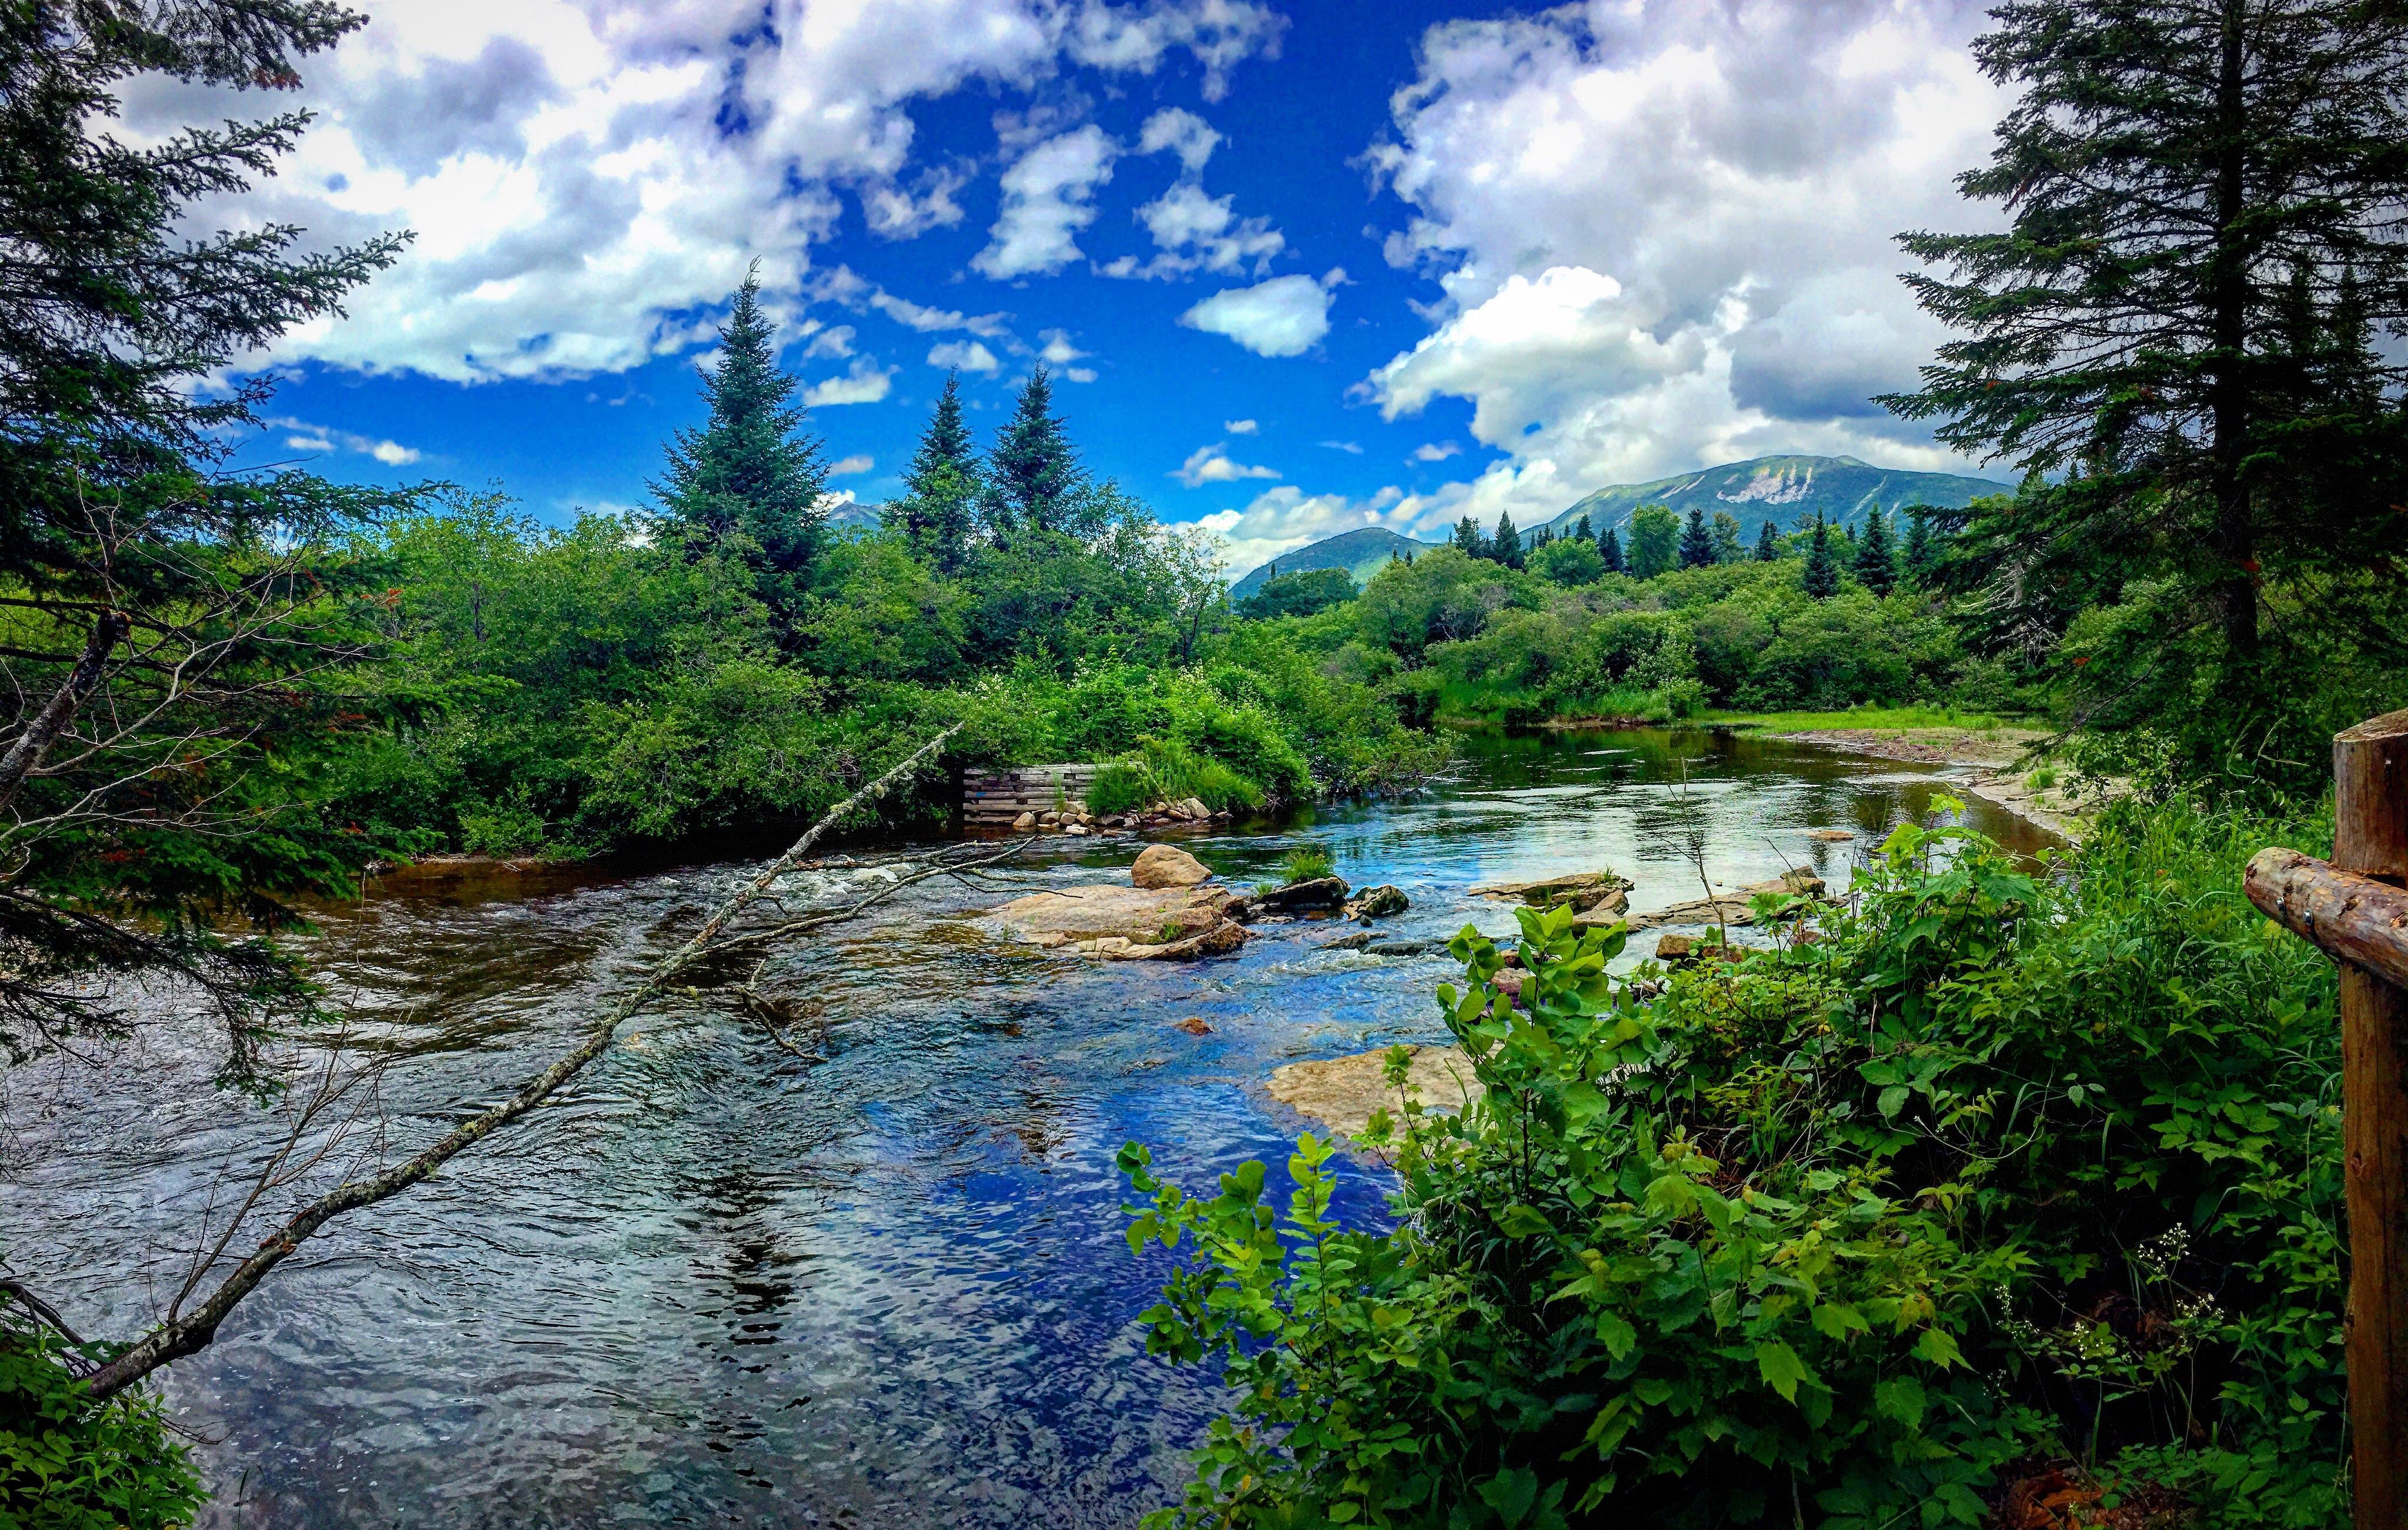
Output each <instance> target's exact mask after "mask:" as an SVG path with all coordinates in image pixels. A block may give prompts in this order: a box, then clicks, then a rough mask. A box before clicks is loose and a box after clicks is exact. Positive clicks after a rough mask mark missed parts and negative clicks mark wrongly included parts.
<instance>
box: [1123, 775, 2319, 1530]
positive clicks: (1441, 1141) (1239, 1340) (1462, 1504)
mask: <svg viewBox="0 0 2408 1530" xmlns="http://www.w3.org/2000/svg"><path fill="white" fill-rule="evenodd" d="M2276 841H2288V842H2293V843H2306V844H2308V845H2310V846H2311V848H2313V847H2314V845H2315V837H2314V831H2313V828H2312V826H2302V825H2297V824H2288V825H2286V824H2274V823H2269V822H2260V821H2256V820H2250V819H2246V818H2242V817H2239V816H2235V815H2232V814H2229V813H2228V814H2221V815H2218V814H2209V813H2204V812H2200V811H2199V810H2197V809H2195V808H2192V807H2190V806H2189V805H2186V804H2185V805H2176V806H2171V807H2167V808H2140V807H2135V806H2127V807H2125V808H2120V809H2118V810H2117V811H2116V812H2115V814H2114V815H2113V816H2112V817H2111V819H2110V821H2109V822H2107V823H2106V824H2105V825H2104V827H2103V829H2102V831H2101V833H2100V836H2098V837H2097V838H2096V839H2095V840H2094V841H2093V842H2091V843H2090V844H2089V845H2088V846H2086V847H2085V849H2084V850H2083V851H2081V852H2080V854H2079V856H2078V858H2077V859H2076V860H2075V861H2074V862H2073V863H2072V864H2071V865H2066V866H2064V867H2062V868H2058V869H2054V870H2051V871H2048V872H2046V873H2044V874H2041V875H2035V874H2034V873H2033V872H2032V871H2030V870H2028V869H2027V868H2025V867H2021V866H2018V865H2016V864H2014V862H2012V861H2011V860H2009V859H2008V858H2006V857H2005V856H2003V855H2001V854H2000V852H1999V851H1997V850H1996V849H1995V848H1993V847H1991V846H1990V845H1988V844H1987V843H1986V842H1985V841H1983V840H1981V839H1980V838H1979V837H1978V836H1973V835H1971V834H1970V833H1969V832H1967V831H1964V830H1959V829H1948V828H1927V827H1919V826H1914V825H1909V826H1906V827H1904V828H1901V829H1900V830H1899V831H1898V832H1897V833H1896V834H1894V835H1893V836H1891V838H1890V839H1889V840H1888V842H1887V843H1885V845H1884V846H1883V847H1882V850H1881V851H1880V854H1879V856H1878V857H1877V858H1876V860H1875V861H1874V862H1873V863H1872V865H1871V866H1870V867H1868V869H1867V871H1866V873H1865V874H1864V875H1863V877H1862V878H1861V879H1860V880H1859V883H1858V886H1857V888H1856V897H1855V899H1854V900H1853V902H1854V907H1853V908H1851V909H1848V910H1845V911H1836V912H1831V913H1828V914H1826V915H1824V916H1823V922H1824V925H1825V929H1824V931H1823V934H1822V937H1821V938H1818V939H1815V940H1813V941H1807V940H1803V939H1798V938H1794V937H1790V936H1787V935H1785V936H1784V937H1783V939H1782V942H1781V943H1780V944H1779V945H1778V946H1776V947H1773V948H1771V949H1767V950H1756V951H1735V952H1733V953H1732V954H1730V955H1729V956H1727V957H1721V958H1715V959H1711V960H1709V961H1708V962H1707V963H1705V964H1703V965H1700V966H1699V967H1695V968H1691V969H1686V970H1684V971H1681V972H1678V973H1675V974H1671V975H1669V978H1666V977H1665V976H1664V975H1660V974H1658V973H1657V972H1656V969H1654V968H1651V967H1646V966H1642V967H1641V970H1640V973H1639V974H1638V975H1639V976H1641V977H1648V978H1652V979H1654V980H1656V981H1669V991H1667V992H1665V993H1664V994H1662V996H1661V997H1658V998H1656V999H1654V1000H1653V1001H1652V1002H1651V1001H1649V1000H1647V999H1645V998H1642V997H1641V992H1640V991H1639V990H1638V989H1636V988H1634V987H1633V986H1631V985H1630V984H1627V983H1625V982H1621V981H1617V980H1614V979H1610V978H1609V977H1608V975H1607V972H1606V963H1607V962H1608V961H1610V960H1611V959H1612V958H1613V956H1614V954H1615V953H1616V952H1618V951H1620V949H1621V947H1622V939H1623V937H1622V935H1621V933H1620V931H1619V930H1615V931H1613V932H1610V933H1604V932H1596V931H1590V932H1575V931H1574V930H1573V929H1572V928H1571V926H1570V911H1569V910H1562V909H1558V910H1548V911H1544V912H1541V911H1539V910H1528V909H1525V910H1519V911H1517V918H1518V920H1519V922H1520V924H1521V938H1520V939H1519V941H1518V942H1516V943H1515V945H1514V947H1513V949H1512V951H1511V952H1510V953H1509V952H1508V951H1506V950H1504V949H1500V948H1499V947H1498V946H1495V945H1493V944H1491V943H1490V942H1489V941H1488V940H1487V939H1486V938H1485V937H1482V936H1480V935H1479V934H1478V933H1477V932H1476V931H1474V930H1471V929H1469V928H1467V929H1466V930H1465V931H1464V932H1463V933H1462V934H1461V935H1460V936H1458V937H1456V940H1455V944H1454V947H1453V950H1454V951H1455V955H1456V956H1457V957H1458V959H1460V960H1461V961H1462V962H1463V963H1464V965H1465V980H1464V982H1463V983H1462V984H1460V985H1457V984H1453V983H1450V984H1445V985H1442V986H1441V988H1440V990H1439V994H1438V999H1439V1003H1440V1006H1441V1013H1442V1014H1443V1016H1444V1019H1445V1021H1446V1023H1447V1025H1448V1028H1449V1029H1450V1030H1452V1031H1453V1032H1454V1034H1455V1037H1456V1038H1457V1039H1458V1041H1459V1042H1460V1043H1461V1044H1462V1045H1463V1047H1464V1048H1465V1050H1466V1051H1467V1052H1468V1053H1469V1055H1470V1057H1471V1059H1472V1063H1473V1066H1474V1068H1475V1069H1476V1071H1477V1073H1478V1075H1479V1078H1480V1081H1481V1082H1482V1083H1483V1084H1484V1094H1483V1096H1482V1097H1481V1099H1480V1100H1478V1101H1477V1102H1475V1103H1474V1104H1473V1105H1471V1106H1470V1107H1469V1108H1466V1109H1465V1110H1464V1111H1463V1112H1462V1113H1461V1114H1460V1115H1459V1116H1455V1117H1440V1116H1433V1115H1432V1114H1430V1113H1428V1112H1427V1111H1426V1110H1424V1109H1422V1108H1421V1107H1420V1104H1419V1102H1418V1100H1416V1099H1415V1098H1413V1097H1412V1095H1411V1094H1408V1093H1407V1092H1406V1091H1405V1090H1404V1089H1403V1087H1402V1084H1403V1080H1404V1077H1405V1074H1404V1069H1403V1067H1402V1066H1401V1065H1397V1066H1394V1067H1392V1070H1391V1072H1390V1075H1389V1077H1390V1080H1391V1082H1392V1083H1393V1084H1395V1085H1397V1086H1398V1104H1397V1107H1396V1108H1394V1109H1392V1110H1383V1111H1382V1112H1380V1114H1379V1115H1377V1116H1375V1118H1374V1119H1373V1122H1372V1124H1371V1126H1370V1128H1369V1131H1367V1133H1366V1134H1365V1141H1366V1143H1367V1144H1369V1145H1370V1146H1371V1147H1372V1148H1374V1149H1375V1150H1377V1151H1382V1152H1383V1153H1385V1154H1388V1155H1390V1156H1391V1157H1392V1158H1393V1160H1394V1162H1395V1164H1396V1166H1397V1170H1398V1178H1399V1189H1398V1195H1397V1212H1398V1221H1397V1227H1396V1230H1395V1231H1394V1232H1392V1233H1386V1234H1380V1233H1369V1232H1358V1231H1353V1230H1349V1229H1347V1228H1344V1227H1341V1226H1340V1225H1338V1224H1337V1223H1335V1222H1334V1221H1333V1220H1332V1218H1331V1217H1330V1215H1329V1203H1330V1195H1331V1191H1332V1186H1333V1180H1332V1177H1331V1175H1330V1172H1329V1169H1328V1166H1327V1161H1328V1156H1329V1149H1328V1147H1327V1146H1326V1145H1325V1144H1322V1143H1320V1142H1318V1141H1316V1140H1314V1139H1313V1138H1312V1137H1306V1138H1303V1139H1302V1140H1301V1141H1300V1143H1299V1145H1298V1151H1297V1153H1296V1155H1295V1156H1294V1157H1292V1158H1291V1159H1290V1160H1289V1164H1288V1172H1289V1176H1290V1179H1291V1180H1292V1182H1293V1184H1294V1187H1295V1188H1294V1191H1293V1193H1292V1194H1290V1196H1289V1197H1288V1201H1287V1207H1286V1209H1285V1214H1284V1216H1283V1215H1281V1214H1280V1213H1279V1212H1278V1211H1276V1210H1275V1209H1274V1208H1273V1207H1272V1205H1270V1204H1269V1202H1268V1201H1267V1199H1266V1191H1267V1184H1266V1180H1267V1178H1268V1177H1267V1174H1266V1172H1265V1168H1264V1165H1262V1164H1260V1163H1250V1164H1248V1165H1244V1166H1242V1167H1241V1168H1240V1169H1239V1170H1238V1171H1237V1172H1235V1173H1233V1174H1230V1175H1227V1176H1225V1177H1224V1178H1223V1179H1222V1181H1221V1185H1220V1189H1219V1193H1218V1194H1216V1195H1212V1196H1210V1197H1205V1198H1196V1197H1190V1196H1188V1195H1186V1194H1183V1192H1182V1191H1180V1190H1179V1189H1178V1188H1177V1187H1176V1186H1174V1185H1171V1184H1169V1183H1168V1182H1166V1181H1165V1180H1162V1179H1161V1177H1160V1176H1159V1175H1157V1174H1156V1173H1155V1171H1154V1168H1153V1166H1152V1163H1151V1158H1150V1155H1149V1154H1148V1153H1147V1151H1146V1150H1145V1149H1143V1148H1142V1147H1140V1146H1138V1145H1136V1144H1131V1145H1130V1146H1129V1147H1127V1148H1126V1149H1125V1150H1124V1151H1123V1153H1122V1160H1121V1162H1122V1166H1123V1169H1124V1171H1125V1172H1126V1173H1127V1174H1128V1175H1129V1176H1130V1179H1131V1182H1132V1185H1133V1187H1134V1188H1135V1190H1136V1191H1137V1193H1138V1194H1139V1195H1140V1198H1141V1204H1140V1207H1139V1208H1136V1209H1135V1210H1134V1211H1133V1212H1132V1218H1133V1220H1132V1223H1131V1225H1130V1227H1129V1239H1130V1244H1131V1247H1132V1249H1133V1250H1138V1249H1142V1248H1143V1247H1144V1246H1145V1245H1147V1244H1148V1243H1149V1242H1158V1243H1159V1244H1161V1245H1162V1246H1163V1247H1164V1248H1166V1249H1169V1250H1176V1251H1180V1252H1181V1254H1182V1255H1183V1258H1182V1261H1181V1263H1180V1264H1179V1265H1178V1266H1177V1268H1176V1270H1175V1271H1174V1273H1173V1274H1172V1275H1171V1277H1170V1278H1169V1280H1168V1282H1167V1284H1166V1285H1165V1287H1164V1292H1163V1300H1162V1302H1161V1303H1160V1304H1159V1305H1158V1306H1156V1307H1155V1308H1154V1309H1152V1310H1151V1311H1150V1312H1149V1313H1148V1314H1147V1321H1148V1323H1149V1324H1150V1326H1151V1330H1152V1331H1151V1334H1150V1337H1149V1340H1148V1344H1149V1349H1150V1350H1151V1351H1153V1352H1155V1353H1158V1354H1163V1355H1167V1356H1169V1357H1172V1358H1174V1359H1178V1360H1182V1361H1184V1362H1188V1363H1203V1362H1207V1361H1210V1362H1212V1363H1215V1364H1217V1365H1219V1366H1221V1367H1222V1369H1223V1370H1224V1371H1225V1373H1226V1376H1227V1378H1228V1380H1229V1381H1230V1383H1231V1385H1232V1388H1233V1396H1234V1398H1235V1408H1236V1417H1235V1418H1232V1419H1226V1420H1223V1421H1220V1422H1218V1423H1215V1425H1214V1426H1213V1428H1212V1430H1211V1436H1210V1437H1209V1439H1208V1440H1207V1442H1206V1444H1205V1445H1204V1446H1203V1448H1202V1449H1201V1450H1200V1451H1198V1452H1197V1478H1196V1480H1195V1481H1194V1483H1193V1484H1192V1485H1191V1486H1190V1487H1189V1489H1188V1491H1187V1494H1186V1495H1185V1498H1184V1501H1183V1505H1182V1506H1180V1507H1178V1508H1174V1509H1168V1510H1165V1511H1164V1512H1162V1513H1161V1514H1159V1515H1157V1516H1156V1517H1155V1520H1154V1523H1155V1524H1157V1525H1180V1524H1206V1523H1210V1524H1215V1525H1219V1524H1235V1525H1273V1524H1292V1523H1368V1524H1398V1525H1406V1524H1410V1525H1433V1526H1436V1525H1450V1526H1452V1525H1467V1524H1489V1523H1566V1521H1568V1520H1570V1519H1572V1518H1575V1517H1586V1516H1589V1515H1592V1514H1612V1515H1613V1516H1615V1517H1616V1518H1617V1519H1627V1520H1629V1521H1630V1522H1631V1523H1675V1524H1678V1523H1694V1524H1715V1523H1724V1524H1765V1525H1770V1524H1783V1525H1787V1524H1792V1523H1811V1524H1816V1525H1827V1526H1832V1527H1835V1530H1839V1527H1847V1530H1859V1527H1863V1530H1870V1527H1871V1526H1876V1525H1887V1524H1894V1523H1923V1524H1926V1525H1932V1526H1937V1525H1941V1524H1946V1523H1961V1524H1968V1525H1971V1524H1977V1523H1982V1522H1983V1520H1984V1518H1985V1515H1986V1514H1987V1512H1988V1508H1989V1501H1990V1500H1991V1499H1992V1498H1993V1497H1994V1496H1995V1495H1996V1494H1998V1493H1999V1491H2000V1489H2001V1488H2002V1487H2003V1485H2004V1482H2005V1480H2006V1477H2007V1474H2008V1473H2009V1472H2010V1471H2011V1470H2012V1469H2014V1467H2015V1466H2017V1464H2018V1463H2023V1462H2027V1461H2028V1460H2031V1459H2046V1458H2048V1457H2051V1456H2058V1457H2063V1456H2073V1457H2076V1458H2078V1459H2081V1460H2083V1461H2085V1463H2087V1464H2089V1465H2090V1466H2092V1467H2093V1468H2095V1470H2096V1471H2097V1473H2098V1474H2099V1476H2100V1479H2101V1480H2103V1481H2105V1482H2106V1483H2107V1484H2108V1485H2109V1486H2110V1487H2111V1488H2114V1489H2120V1490H2123V1491H2127V1492H2128V1491H2131V1490H2133V1489H2136V1488H2141V1487H2146V1486H2149V1485H2151V1484H2159V1485H2171V1486H2172V1487H2173V1488H2175V1489H2176V1490H2177V1491H2179V1492H2181V1493H2183V1494H2185V1495H2186V1498H2187V1501H2188V1502H2189V1503H2190V1505H2191V1506H2192V1507H2193V1508H2194V1509H2195V1510H2196V1511H2198V1512H2199V1513H2200V1514H2201V1515H2202V1516H2203V1518H2204V1519H2205V1521H2206V1522H2207V1523H2227V1524H2293V1525H2312V1524H2331V1523H2338V1522H2339V1521H2340V1520H2341V1519H2343V1517H2345V1514H2344V1509H2343V1471H2342V1466H2341V1463H2342V1462H2343V1454H2342V1432H2343V1413H2342V1406H2341V1405H2342V1362H2341V1351H2340V1308H2341V1294H2342V1276H2341V1268H2340V1256H2341V1249H2340V1245H2339V1243H2338V1241H2337V1237H2338V1221H2339V1196H2340V1159H2339V1140H2338V1125H2339V1118H2338V1112H2337V1109H2336V1107H2335V1104H2334V1095H2333V1086H2334V1080H2335V1077H2336V1070H2337V1068H2338V1066H2339V1057H2338V1052H2337V1043H2336V1041H2335V1034H2336V1032H2335V1020H2334V1013H2333V1010H2334V1005H2335V1002H2336V998H2335V992H2334V984H2333V979H2332V976H2331V973H2330V969H2329V966H2328V965H2327V964H2325V963H2324V962H2323V961H2322V960H2321V958H2319V957H2318V956H2317V955H2316V954H2315V951H2313V950H2312V949H2310V948H2309V947H2307V946H2306V945H2305V944H2304V943H2302V942H2300V941H2297V940H2294V939H2291V938H2289V937H2286V936H2284V935H2282V934H2281V933H2280V932H2278V931H2276V930H2274V929H2273V928H2272V926H2270V925H2268V924H2267V923H2266V922H2265V921H2264V920H2262V919H2261V918H2259V917H2258V916H2257V914H2256V912H2255V910H2253V909H2251V908H2249V906H2248V905H2247V903H2246V902H2245V900H2243V898H2242V896H2241V894H2240V893H2239V890H2238V885H2237V884H2238V876H2237V873H2238V868H2239V865H2240V863H2241V861H2242V859H2243V857H2244V856H2245V855H2246V854H2247V853H2248V852H2249V851H2252V850H2254V849H2256V848H2257V847H2258V846H2259V845H2262V844H2265V843H2270V842H2276ZM1759 905H1760V907H1759V912H1760V914H1761V915H1762V916H1763V918H1764V919H1766V920H1768V921H1770V922H1772V925H1773V927H1774V928H1776V929H1779V930H1790V929H1794V926H1793V925H1789V924H1785V923H1784V921H1785V920H1786V919H1788V918H1789V917H1790V916H1791V915H1792V914H1794V913H1795V912H1796V911H1797V905H1796V903H1795V902H1794V900H1789V899H1786V898H1783V897H1766V898H1763V899H1760V900H1759ZM1509 954H1510V956H1511V958H1512V960H1511V962H1510V963H1509V960H1508V958H1509ZM1509 965H1510V966H1511V967H1512V968H1513V969H1514V971H1513V974H1512V976H1513V978H1514V979H1515V980H1514V983H1513V986H1512V993H1511V996H1509V988H1508V984H1507V982H1506V981H1505V980H1504V979H1506V977H1507V969H1508V967H1509Z"/></svg>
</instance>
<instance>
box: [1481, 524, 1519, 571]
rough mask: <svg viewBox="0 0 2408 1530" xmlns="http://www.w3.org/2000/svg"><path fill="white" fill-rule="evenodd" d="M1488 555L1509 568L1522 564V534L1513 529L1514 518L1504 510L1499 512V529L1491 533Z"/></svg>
mask: <svg viewBox="0 0 2408 1530" xmlns="http://www.w3.org/2000/svg"><path fill="white" fill-rule="evenodd" d="M1488 555H1489V556H1490V557H1491V558H1494V559H1496V560H1497V561H1498V563H1501V564H1503V565H1505V566H1506V567H1508V568H1519V567H1521V566H1522V534H1521V533H1520V532H1518V531H1515V530H1514V529H1513V518H1512V516H1510V515H1508V514H1506V513H1505V512H1504V511H1503V510H1499V511H1498V512H1497V529H1496V530H1495V531H1494V532H1492V533H1490V534H1489V537H1488Z"/></svg>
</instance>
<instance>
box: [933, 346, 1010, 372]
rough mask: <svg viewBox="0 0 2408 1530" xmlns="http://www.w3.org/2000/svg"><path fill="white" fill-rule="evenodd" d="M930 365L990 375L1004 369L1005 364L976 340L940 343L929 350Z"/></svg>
mask: <svg viewBox="0 0 2408 1530" xmlns="http://www.w3.org/2000/svg"><path fill="white" fill-rule="evenodd" d="M928 365H931V366H954V367H959V368H960V369H961V370H963V371H965V372H986V373H990V374H992V373H995V372H999V371H1001V370H1002V369H1003V363H1001V362H999V361H997V360H996V355H995V352H994V351H992V350H988V349H987V348H986V347H985V346H982V345H981V344H980V343H979V342H978V341H976V340H939V341H938V342H937V343H936V344H935V345H932V346H930V347H929V348H928Z"/></svg>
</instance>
